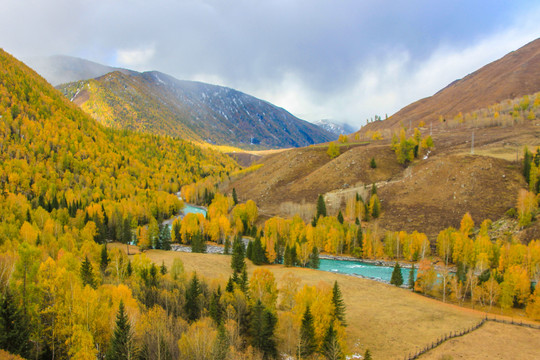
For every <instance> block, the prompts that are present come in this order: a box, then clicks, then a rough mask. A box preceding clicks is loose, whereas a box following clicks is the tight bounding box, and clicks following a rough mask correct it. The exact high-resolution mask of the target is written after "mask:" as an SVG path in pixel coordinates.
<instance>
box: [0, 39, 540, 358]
mask: <svg viewBox="0 0 540 360" xmlns="http://www.w3.org/2000/svg"><path fill="white" fill-rule="evenodd" d="M151 53H152V51H150V52H149V53H148V54H150V55H148V56H149V58H151V57H152V54H151ZM116 54H117V56H116V58H117V59H124V60H125V59H128V58H129V59H131V58H144V56H143V55H144V54H142V53H140V52H135V53H134V54H135V56H133V54H131V55H132V56H128V55H130V54H129V52H128V53H126V52H125V51H120V50H118V52H117V53H116ZM51 61H52V63H49V64H48V65H47V66H45V65H43V66H44V67H43V68H45V67H50V68H49V69H48V70H49V71H43V74H42V75H44V76H45V75H46V76H47V77H50V78H51V79H52V78H54V79H63V80H66V81H67V80H69V81H72V82H70V83H64V84H60V85H58V84H55V85H58V86H57V87H56V88H55V87H53V86H52V85H51V84H49V83H48V82H47V81H46V80H45V79H44V78H43V77H42V76H41V75H40V74H38V72H36V71H35V70H33V69H31V68H30V67H28V66H27V65H25V64H24V63H23V62H21V61H19V60H18V59H17V58H15V57H14V56H12V55H10V54H9V53H7V52H5V51H4V50H0V149H1V152H0V208H1V209H2V211H1V212H0V354H2V356H3V354H4V352H3V351H4V350H5V351H7V352H8V353H9V354H13V356H15V355H17V356H21V357H22V358H26V359H36V360H48V359H53V360H57V359H77V360H94V359H99V360H128V359H151V360H174V359H189V360H211V359H212V360H213V359H216V360H236V359H242V360H269V359H288V360H293V359H298V360H300V359H311V360H316V359H317V360H318V359H324V360H344V359H345V358H357V359H360V358H361V359H363V360H367V359H369V358H370V357H371V358H372V359H403V358H407V359H408V358H420V359H457V358H471V359H477V358H500V359H505V358H516V359H533V358H535V356H537V352H538V346H537V344H538V342H539V341H540V287H538V282H539V281H540V221H539V217H540V206H539V205H540V195H539V193H540V92H538V91H540V82H539V81H540V72H539V69H540V40H535V41H532V42H530V43H529V44H527V45H525V46H523V47H521V48H519V49H517V50H515V51H513V52H511V53H509V54H507V55H506V56H504V57H502V58H501V59H499V60H496V61H494V62H492V63H490V64H487V65H485V66H484V67H482V68H480V69H479V70H477V71H475V72H473V73H471V74H470V75H468V76H466V77H464V78H463V79H460V80H456V81H454V82H452V83H451V84H449V85H448V86H447V87H445V88H444V89H442V90H440V91H439V92H437V93H435V94H434V95H433V96H431V97H428V98H425V99H422V100H419V101H417V102H415V103H412V104H410V105H408V106H405V107H404V108H402V109H401V110H399V111H397V112H396V113H395V114H393V115H392V116H390V117H385V120H382V116H379V115H375V117H374V119H375V120H372V121H368V123H367V124H366V125H365V126H362V127H361V128H360V130H359V131H356V132H353V133H350V134H348V135H347V134H346V133H347V132H350V131H351V129H350V128H349V131H347V130H346V129H347V127H346V126H344V125H339V124H333V123H330V122H329V121H326V120H325V121H321V126H317V125H315V124H313V123H310V122H307V121H304V120H301V119H300V118H298V117H296V116H295V115H292V113H290V112H288V111H287V110H285V109H283V108H281V107H278V106H275V105H273V104H271V103H270V102H268V101H265V100H261V99H259V98H256V97H253V96H250V95H247V94H245V93H242V92H240V91H237V90H234V89H232V88H229V87H224V86H217V85H210V84H208V83H203V82H198V81H185V80H178V79H176V78H174V77H172V76H169V75H166V74H165V73H162V72H159V71H140V72H139V71H133V70H127V69H125V68H123V67H120V66H105V65H100V64H99V63H94V62H90V61H87V60H83V59H77V58H72V57H62V56H58V57H54V58H52V60H51ZM128 63H129V61H128ZM133 64H135V63H133ZM141 67H142V66H141ZM249 70H250V69H247V68H246V69H244V68H242V69H240V70H238V71H242V72H244V71H245V72H249ZM276 71H277V73H280V72H283V73H287V69H284V68H283V69H282V68H279V69H278V70H276ZM202 75H205V74H202ZM211 75H212V74H211V73H209V74H206V77H207V78H213V77H212V76H211ZM87 76H88V77H89V78H84V77H87ZM202 77H204V76H202ZM215 79H218V77H215ZM51 81H52V80H51ZM287 81H289V82H291V83H293V85H290V84H289V86H292V89H296V90H297V88H295V86H298V87H299V86H300V85H299V84H300V82H299V80H297V79H296V78H294V77H290V78H287ZM297 81H298V82H297ZM314 81H315V80H314ZM325 86H328V88H331V87H332V86H333V84H332V83H331V82H328V83H325ZM299 88H300V87H299ZM296 90H295V91H293V92H292V95H291V94H290V93H285V94H280V95H282V97H274V98H276V99H277V98H281V99H286V100H287V101H286V102H287V103H289V104H295V106H298V107H297V108H301V106H300V105H299V104H301V103H302V102H303V101H305V98H303V99H302V98H300V97H299V95H300V94H299V93H298V92H297V91H296ZM357 91H358V90H357ZM262 93H265V92H262ZM266 93H267V94H270V93H272V89H268V92H266ZM354 94H359V92H354ZM309 96H312V97H313V98H314V99H318V101H319V102H320V103H321V108H320V109H323V107H322V105H323V103H324V101H322V100H321V97H320V94H318V95H317V94H315V93H312V94H309ZM297 97H298V98H297ZM284 101H285V100H284ZM334 101H335V99H334ZM338 103H341V102H338ZM349 105H350V106H351V107H352V106H353V104H349ZM320 109H319V111H320V114H321V115H320V116H319V118H321V119H325V118H332V117H329V116H328V117H327V116H323V115H325V114H324V111H323V110H320ZM306 114H307V113H306ZM311 116H312V114H311ZM372 119H373V118H372ZM338 125H339V126H338ZM180 246H181V247H184V248H187V247H189V252H188V251H185V252H182V251H172V249H175V248H178V247H180ZM210 246H211V247H212V249H211V250H212V251H209V247H210ZM217 248H219V249H220V251H219V252H221V249H223V254H221V253H220V254H217V253H215V252H216V251H215V249H217ZM345 258H346V259H357V260H358V261H359V262H358V263H352V262H348V263H346V262H341V260H340V259H345ZM329 259H332V260H329ZM361 262H363V263H361ZM383 263H384V265H385V266H384V267H382V266H381V267H376V266H372V265H373V264H383ZM355 267H356V268H358V267H364V269H363V270H364V271H366V272H365V273H360V272H359V271H358V272H357V271H356V270H355ZM362 276H366V277H369V276H371V277H373V278H378V279H379V280H382V281H373V280H370V279H367V278H362ZM518 322H519V326H518ZM524 324H525V325H526V326H521V325H524ZM457 333H459V335H456V334H457ZM449 336H450V337H451V338H450V339H447V338H448V337H449ZM443 338H444V341H440V340H441V339H443ZM439 343H440V344H439ZM435 344H436V345H437V346H435ZM431 347H433V349H431ZM427 348H430V349H429V350H426V349H427ZM424 350H425V351H424ZM419 352H425V353H423V354H422V355H418V356H417V354H419ZM6 354H7V353H6ZM6 356H7V355H6ZM9 356H11V355H9Z"/></svg>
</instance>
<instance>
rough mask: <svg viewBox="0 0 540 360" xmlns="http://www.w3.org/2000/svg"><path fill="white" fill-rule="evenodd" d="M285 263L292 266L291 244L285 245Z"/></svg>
mask: <svg viewBox="0 0 540 360" xmlns="http://www.w3.org/2000/svg"><path fill="white" fill-rule="evenodd" d="M283 265H285V266H287V267H289V266H292V257H291V248H290V247H289V245H287V246H286V247H285V254H284V255H283Z"/></svg>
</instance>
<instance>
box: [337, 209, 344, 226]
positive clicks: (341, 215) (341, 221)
mask: <svg viewBox="0 0 540 360" xmlns="http://www.w3.org/2000/svg"><path fill="white" fill-rule="evenodd" d="M337 220H338V221H339V223H340V224H343V221H344V219H343V214H342V213H341V210H339V213H338V215H337Z"/></svg>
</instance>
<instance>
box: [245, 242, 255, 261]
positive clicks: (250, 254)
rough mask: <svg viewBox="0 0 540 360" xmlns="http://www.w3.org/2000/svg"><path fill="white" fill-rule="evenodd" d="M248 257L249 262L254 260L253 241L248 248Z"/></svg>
mask: <svg viewBox="0 0 540 360" xmlns="http://www.w3.org/2000/svg"><path fill="white" fill-rule="evenodd" d="M246 257H247V258H248V259H249V260H253V241H250V242H248V245H247V248H246Z"/></svg>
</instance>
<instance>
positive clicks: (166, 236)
mask: <svg viewBox="0 0 540 360" xmlns="http://www.w3.org/2000/svg"><path fill="white" fill-rule="evenodd" d="M159 244H160V246H161V250H171V229H170V228H169V225H160V231H159Z"/></svg>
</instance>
